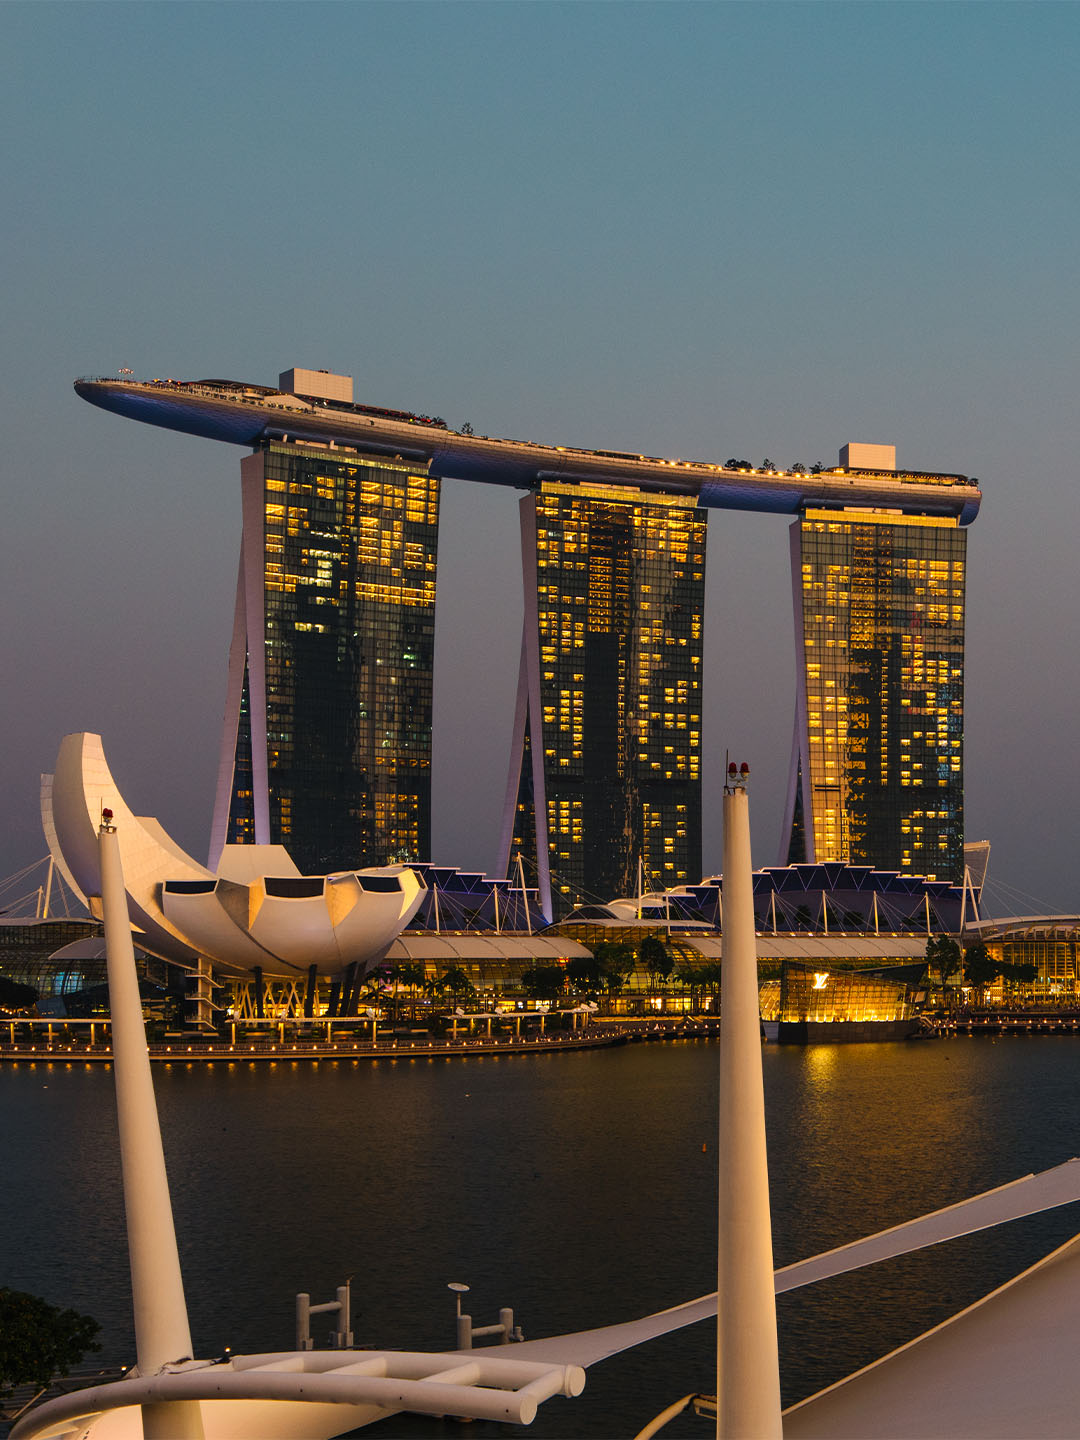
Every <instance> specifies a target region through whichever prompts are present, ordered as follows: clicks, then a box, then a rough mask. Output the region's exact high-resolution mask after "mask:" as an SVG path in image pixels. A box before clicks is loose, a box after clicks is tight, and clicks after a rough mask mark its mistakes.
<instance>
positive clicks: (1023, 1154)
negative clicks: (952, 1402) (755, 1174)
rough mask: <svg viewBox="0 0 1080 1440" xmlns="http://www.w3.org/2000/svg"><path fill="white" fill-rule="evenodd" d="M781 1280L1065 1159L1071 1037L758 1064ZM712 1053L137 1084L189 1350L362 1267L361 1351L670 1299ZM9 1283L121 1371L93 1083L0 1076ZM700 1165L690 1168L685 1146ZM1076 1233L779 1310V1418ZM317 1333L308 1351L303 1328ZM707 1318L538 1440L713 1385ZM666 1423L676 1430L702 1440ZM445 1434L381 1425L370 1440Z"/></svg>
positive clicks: (635, 1419)
mask: <svg viewBox="0 0 1080 1440" xmlns="http://www.w3.org/2000/svg"><path fill="white" fill-rule="evenodd" d="M764 1061H765V1083H766V1100H767V1107H768V1112H769V1127H770V1168H771V1178H772V1196H773V1227H774V1234H775V1248H776V1261H777V1264H778V1265H783V1264H786V1263H788V1262H789V1261H792V1260H796V1259H799V1258H801V1257H802V1256H804V1255H809V1254H814V1253H816V1252H818V1251H820V1250H825V1249H829V1248H831V1247H832V1246H834V1245H838V1244H842V1243H844V1242H845V1241H847V1240H851V1239H855V1238H857V1237H858V1236H859V1235H862V1234H867V1233H870V1232H872V1231H874V1230H877V1229H881V1228H883V1227H885V1226H887V1225H892V1224H895V1223H897V1222H899V1221H901V1220H904V1219H908V1218H910V1217H911V1216H914V1215H917V1214H921V1213H924V1212H925V1211H928V1210H931V1209H934V1208H937V1207H938V1206H941V1205H945V1204H949V1203H951V1202H953V1201H955V1200H958V1199H962V1198H963V1197H964V1196H966V1195H969V1194H972V1193H975V1192H977V1191H979V1190H984V1189H987V1188H989V1187H990V1186H992V1185H996V1184H1001V1183H1003V1182H1004V1181H1006V1180H1010V1179H1013V1178H1015V1177H1016V1176H1018V1175H1021V1174H1024V1173H1026V1172H1027V1171H1030V1170H1036V1169H1043V1168H1046V1167H1047V1166H1049V1165H1053V1164H1057V1163H1060V1162H1061V1161H1063V1160H1066V1159H1068V1158H1070V1157H1071V1156H1073V1155H1075V1154H1077V1153H1078V1152H1080V1144H1078V1141H1077V1120H1076V1114H1077V1106H1076V1096H1077V1093H1078V1081H1080V1038H1074V1037H1069V1036H1060V1037H1058V1036H1039V1037H1010V1038H1008V1039H1003V1040H1001V1041H993V1040H988V1039H959V1040H951V1041H939V1042H930V1043H919V1044H907V1045H850V1046H813V1047H808V1048H805V1049H803V1048H796V1047H771V1048H768V1049H766V1051H765V1053H764ZM716 1070H717V1052H716V1048H715V1045H713V1044H710V1043H709V1042H701V1041H698V1042H679V1043H675V1044H668V1045H649V1046H632V1047H627V1048H625V1049H616V1050H605V1051H600V1052H584V1053H581V1052H578V1053H573V1054H568V1055H556V1056H552V1055H547V1056H528V1057H509V1056H504V1057H494V1056H491V1057H482V1058H481V1057H474V1058H471V1059H470V1060H468V1061H467V1062H460V1061H452V1062H448V1061H433V1060H393V1061H389V1060H387V1061H385V1062H383V1061H380V1062H378V1063H375V1064H372V1063H369V1062H359V1063H358V1062H331V1063H326V1064H319V1065H317V1066H314V1065H310V1064H306V1063H299V1062H282V1063H279V1064H276V1065H274V1066H273V1067H267V1066H264V1065H244V1064H223V1065H214V1066H212V1067H209V1066H201V1065H176V1066H168V1067H161V1066H155V1069H154V1079H155V1083H156V1086H157V1092H158V1098H159V1106H160V1111H161V1116H162V1125H163V1130H164V1133H165V1137H166V1152H167V1156H168V1161H169V1172H170V1177H171V1182H172V1191H173V1204H174V1209H175V1213H176V1222H177V1230H178V1234H179V1237H180V1247H181V1259H182V1263H183V1268H184V1275H185V1281H186V1285H187V1290H188V1297H189V1307H190V1311H191V1319H192V1330H193V1334H194V1336H195V1343H196V1350H197V1352H199V1353H203V1354H216V1353H219V1352H220V1350H221V1349H222V1348H223V1347H224V1346H225V1345H231V1346H232V1347H233V1348H234V1349H235V1350H252V1349H274V1348H291V1346H292V1344H293V1334H292V1325H293V1319H292V1314H293V1296H294V1294H295V1292H296V1291H298V1290H309V1291H311V1292H312V1297H313V1300H315V1301H316V1302H318V1301H319V1300H321V1299H330V1298H332V1295H333V1291H334V1287H335V1286H336V1285H337V1284H339V1283H340V1282H341V1281H342V1280H343V1279H344V1278H345V1277H346V1276H347V1275H349V1274H352V1275H353V1276H354V1277H355V1278H354V1281H353V1295H354V1301H355V1306H356V1315H355V1321H354V1328H355V1330H356V1333H357V1339H358V1341H364V1342H374V1343H378V1344H383V1345H391V1346H400V1347H403V1348H413V1347H416V1348H433V1349H434V1348H443V1347H446V1348H449V1347H450V1346H451V1345H452V1343H453V1323H452V1315H453V1300H452V1297H451V1295H450V1293H449V1292H448V1291H447V1290H446V1288H445V1287H446V1283H447V1282H448V1281H450V1280H462V1281H465V1282H466V1283H468V1284H469V1285H471V1286H472V1292H471V1294H470V1295H469V1301H470V1302H471V1303H472V1311H473V1315H474V1320H475V1323H477V1324H486V1323H490V1322H491V1321H494V1320H495V1319H496V1318H497V1314H496V1312H497V1310H498V1308H499V1306H500V1305H506V1304H510V1305H513V1306H514V1308H515V1311H516V1317H517V1319H518V1320H519V1321H520V1322H521V1324H522V1325H523V1327H524V1330H525V1334H526V1336H527V1337H528V1338H532V1337H537V1336H539V1335H541V1334H545V1333H555V1332H559V1331H562V1330H570V1329H582V1328H586V1327H588V1326H591V1325H597V1324H603V1323H605V1322H609V1321H613V1320H616V1319H624V1318H629V1317H630V1316H632V1315H635V1314H644V1313H647V1312H648V1311H651V1310H655V1309H659V1308H661V1307H664V1306H667V1305H671V1304H675V1303H677V1302H679V1301H680V1300H684V1299H688V1298H690V1297H691V1296H694V1295H698V1294H702V1293H704V1292H706V1291H708V1290H711V1289H712V1288H713V1286H714V1284H715V1204H716V1201H715V1196H716V1172H715V1166H716V1145H715V1133H716ZM0 1134H2V1135H3V1136H4V1139H5V1151H6V1162H7V1163H6V1164H5V1166H4V1177H5V1178H4V1184H3V1197H4V1198H3V1214H2V1217H0V1218H2V1229H0V1233H3V1234H4V1236H5V1244H4V1246H3V1253H2V1259H0V1284H7V1285H11V1286H13V1287H15V1288H17V1289H26V1290H31V1291H34V1292H36V1293H39V1294H43V1295H45V1296H47V1297H48V1298H49V1299H51V1300H53V1301H54V1302H57V1303H63V1304H70V1305H74V1306H75V1308H77V1309H79V1310H84V1311H86V1312H88V1313H90V1314H93V1315H94V1316H95V1317H97V1318H98V1319H99V1320H100V1321H101V1322H102V1324H103V1327H104V1331H105V1334H104V1337H103V1338H104V1345H105V1350H104V1355H103V1358H104V1359H106V1360H109V1361H128V1360H130V1359H131V1358H132V1354H133V1340H132V1336H131V1330H130V1318H129V1315H130V1296H129V1290H128V1273H127V1256H126V1250H125V1246H124V1238H123V1225H122V1215H121V1195H120V1182H119V1174H118V1163H117V1151H116V1125H115V1112H114V1109H113V1089H112V1074H111V1071H109V1070H104V1069H100V1068H95V1067H89V1066H82V1067H80V1066H78V1065H40V1064H39V1065H23V1066H18V1067H8V1068H5V1069H3V1070H0ZM703 1147H704V1149H703ZM1074 1229H1080V1217H1078V1216H1077V1215H1076V1213H1075V1211H1074V1209H1072V1208H1070V1209H1067V1210H1064V1211H1062V1212H1059V1213H1058V1214H1056V1215H1051V1216H1048V1217H1045V1218H1043V1219H1039V1220H1034V1221H1027V1222H1020V1224H1018V1225H1013V1226H1009V1227H1005V1228H1004V1229H1003V1230H1001V1231H999V1232H997V1234H996V1235H994V1236H993V1237H972V1238H970V1239H966V1240H958V1241H954V1242H952V1243H951V1244H950V1245H948V1246H945V1247H941V1248H940V1249H938V1250H936V1251H929V1252H926V1253H925V1254H923V1255H919V1256H912V1257H906V1258H903V1259H900V1260H896V1261H891V1262H889V1263H888V1264H886V1265H882V1266H878V1267H876V1268H875V1269H874V1270H872V1271H869V1272H866V1274H862V1275H854V1276H848V1277H842V1278H841V1279H838V1280H835V1281H832V1282H829V1283H828V1284H826V1285H821V1286H817V1287H814V1288H813V1289H811V1290H807V1291H805V1292H797V1293H796V1294H794V1295H791V1296H787V1297H782V1299H781V1301H780V1330H781V1355H782V1361H783V1371H784V1393H785V1400H786V1401H790V1400H792V1399H795V1398H798V1397H799V1396H800V1395H803V1394H806V1393H808V1392H810V1391H812V1390H814V1389H817V1388H818V1387H819V1386H820V1385H822V1384H824V1383H827V1382H828V1381H830V1380H831V1379H834V1378H837V1377H838V1376H839V1375H841V1374H844V1373H846V1372H847V1371H849V1370H851V1369H853V1368H855V1367H856V1366H858V1365H861V1364H864V1363H866V1362H867V1361H868V1360H870V1359H872V1358H873V1357H874V1356H875V1355H877V1354H880V1353H882V1351H884V1350H885V1349H888V1348H891V1347H892V1346H893V1345H895V1344H898V1343H901V1342H902V1341H903V1340H906V1339H908V1338H910V1337H911V1336H912V1335H913V1334H916V1333H918V1332H919V1331H921V1330H923V1329H925V1328H927V1326H928V1325H930V1324H933V1323H936V1321H937V1320H939V1319H941V1318H942V1317H943V1316H944V1315H946V1314H948V1313H951V1312H952V1311H954V1310H956V1309H957V1308H959V1307H960V1306H961V1305H963V1304H966V1303H968V1302H969V1301H970V1300H971V1299H973V1298H975V1296H976V1295H978V1294H980V1293H984V1292H985V1291H986V1290H987V1289H989V1288H991V1286H992V1285H994V1284H996V1283H998V1282H999V1281H1000V1280H1001V1279H1003V1278H1005V1276H1007V1275H1008V1274H1011V1273H1014V1272H1015V1271H1016V1270H1018V1269H1020V1268H1022V1266H1023V1265H1025V1264H1027V1263H1029V1262H1030V1260H1032V1259H1034V1258H1035V1257H1037V1256H1038V1255H1039V1254H1041V1253H1045V1251H1046V1250H1048V1249H1050V1248H1051V1246H1052V1245H1054V1244H1056V1243H1058V1241H1059V1240H1061V1239H1063V1238H1065V1237H1066V1236H1067V1235H1069V1234H1071V1233H1072V1232H1073V1230H1074ZM316 1333H317V1334H318V1332H316ZM713 1344H714V1338H713V1335H712V1334H710V1327H709V1326H697V1327H694V1328H692V1329H690V1330H687V1331H685V1332H683V1333H682V1334H681V1335H676V1336H672V1337H668V1338H667V1339H665V1340H662V1341H658V1342H655V1343H654V1344H652V1345H651V1346H649V1347H646V1348H644V1349H642V1350H639V1351H637V1352H633V1353H631V1354H630V1355H628V1356H624V1357H621V1358H618V1359H616V1360H613V1361H610V1362H607V1363H606V1364H604V1365H601V1366H598V1367H596V1368H595V1369H594V1370H593V1371H591V1372H590V1375H589V1383H588V1386H587V1389H586V1393H585V1396H584V1397H583V1398H582V1399H581V1400H578V1401H573V1402H567V1401H561V1400H553V1401H550V1402H548V1403H547V1404H546V1405H545V1406H543V1407H542V1408H541V1411H540V1415H539V1417H538V1419H537V1421H536V1423H535V1424H534V1425H533V1426H532V1427H531V1430H530V1433H532V1434H534V1435H537V1436H540V1437H566V1440H570V1437H575V1436H586V1435H589V1436H608V1437H625V1436H628V1435H632V1434H633V1433H635V1431H636V1430H637V1429H638V1428H639V1427H640V1426H641V1425H642V1424H644V1423H645V1421H646V1420H647V1419H648V1418H650V1417H651V1416H652V1415H653V1414H655V1413H656V1412H657V1411H658V1410H660V1409H661V1408H662V1407H663V1406H664V1405H665V1404H667V1403H668V1402H669V1401H670V1400H672V1399H674V1398H676V1397H677V1396H678V1395H680V1394H683V1393H686V1392H687V1391H689V1390H694V1389H698V1388H704V1389H711V1388H712V1381H711V1377H712V1365H713V1361H712V1346H713ZM708 1430H709V1424H708V1422H706V1421H702V1420H694V1419H692V1418H689V1417H687V1418H683V1419H680V1420H679V1421H677V1422H675V1423H674V1424H673V1425H672V1426H670V1427H669V1428H668V1430H667V1431H666V1432H665V1434H666V1435H672V1436H680V1435H699V1436H701V1435H703V1434H706V1433H708ZM366 1433H371V1434H373V1435H374V1434H383V1435H386V1436H390V1437H399V1436H400V1437H407V1436H408V1437H411V1436H413V1435H416V1436H420V1435H430V1436H442V1435H453V1436H458V1437H461V1436H462V1435H463V1434H464V1435H466V1436H470V1435H471V1436H475V1437H480V1436H487V1435H494V1434H505V1433H506V1432H505V1431H502V1430H500V1429H498V1428H497V1427H492V1426H483V1425H474V1426H470V1427H468V1428H467V1429H466V1430H464V1431H463V1429H462V1427H461V1426H460V1425H459V1424H456V1423H453V1422H449V1421H447V1422H430V1421H426V1420H419V1419H407V1418H403V1419H396V1420H391V1421H389V1422H387V1424H386V1425H385V1426H383V1427H381V1428H380V1429H378V1430H375V1431H371V1432H366Z"/></svg>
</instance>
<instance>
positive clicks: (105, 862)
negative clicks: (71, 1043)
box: [98, 811, 203, 1440]
mask: <svg viewBox="0 0 1080 1440" xmlns="http://www.w3.org/2000/svg"><path fill="white" fill-rule="evenodd" d="M98 849H99V854H100V858H101V907H102V915H103V918H104V921H105V953H106V964H107V970H108V977H109V1010H110V1013H111V1017H112V1044H113V1076H114V1080H115V1085H116V1115H117V1122H118V1128H119V1132H120V1166H121V1172H122V1175H123V1185H124V1213H125V1217H126V1220H127V1236H128V1256H129V1259H130V1263H131V1298H132V1310H133V1314H134V1321H135V1352H136V1358H137V1362H138V1372H139V1374H140V1375H146V1376H149V1375H154V1374H156V1373H157V1372H158V1371H159V1370H160V1369H161V1368H162V1366H164V1365H168V1364H170V1363H172V1362H175V1361H179V1360H189V1359H190V1358H191V1330H190V1327H189V1325H188V1316H187V1305H186V1304H185V1301H184V1282H183V1279H182V1278H181V1274H180V1256H179V1254H178V1252H177V1248H176V1230H175V1228H174V1226H173V1216H172V1201H171V1199H170V1197H169V1180H168V1176H167V1174H166V1172H165V1153H164V1150H163V1149H162V1145H161V1127H160V1125H159V1123H158V1114H157V1105H156V1103H155V1100H154V1082H153V1080H152V1079H151V1076H150V1055H149V1052H148V1051H147V1048H146V1030H145V1027H144V1025H143V1015H142V1001H141V1000H140V998H139V979H138V973H137V971H136V969H135V951H134V947H133V946H132V943H131V923H130V921H129V919H128V910H127V894H126V890H125V887H124V873H123V868H122V865H121V861H120V843H119V840H118V838H117V834H116V827H115V826H114V825H113V823H112V815H111V813H110V812H108V811H106V812H105V813H104V815H103V818H102V822H101V827H100V830H99V832H98ZM143 1433H144V1435H145V1436H146V1437H147V1440H201V1437H202V1434H203V1429H202V1415H201V1411H200V1409H199V1404H198V1402H197V1401H192V1402H184V1403H171V1404H167V1405H146V1406H144V1407H143Z"/></svg>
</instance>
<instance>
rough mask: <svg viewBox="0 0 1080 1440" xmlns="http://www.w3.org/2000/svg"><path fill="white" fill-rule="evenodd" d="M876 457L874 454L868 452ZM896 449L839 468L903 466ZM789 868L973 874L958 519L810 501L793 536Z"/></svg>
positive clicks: (858, 453)
mask: <svg viewBox="0 0 1080 1440" xmlns="http://www.w3.org/2000/svg"><path fill="white" fill-rule="evenodd" d="M868 452H869V453H868ZM894 453H895V452H893V450H892V448H891V447H886V446H854V445H851V446H846V447H845V450H844V452H842V454H841V464H842V465H843V466H844V467H845V468H847V469H851V468H853V467H858V466H859V465H867V464H873V465H874V466H875V467H876V468H878V469H892V468H894V467H895V460H894ZM790 534H791V565H792V581H793V594H794V602H795V648H796V720H795V743H794V746H793V751H792V770H791V782H790V785H789V796H788V807H787V816H786V820H785V832H786V835H787V837H788V838H787V847H786V854H785V855H784V857H783V859H784V860H785V861H786V862H787V863H795V862H798V861H805V860H810V861H819V862H820V861H843V862H845V863H848V864H853V865H872V866H874V867H875V868H876V869H879V870H898V871H900V872H901V873H902V874H905V875H922V876H925V877H927V878H929V879H938V880H951V881H954V882H959V881H960V880H961V879H962V878H963V871H964V822H963V774H964V772H963V754H964V588H965V587H964V576H965V562H966V542H967V532H966V530H964V529H961V528H960V525H959V523H958V520H957V517H956V516H955V515H928V514H918V515H904V514H902V513H899V512H896V511H890V510H881V509H874V508H868V507H867V508H864V507H859V506H852V507H844V508H832V507H830V508H824V507H820V506H815V505H808V506H807V507H806V508H805V510H804V511H803V513H802V515H801V517H800V518H799V519H798V520H797V521H796V522H795V523H794V524H793V525H792V526H791V531H790Z"/></svg>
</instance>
